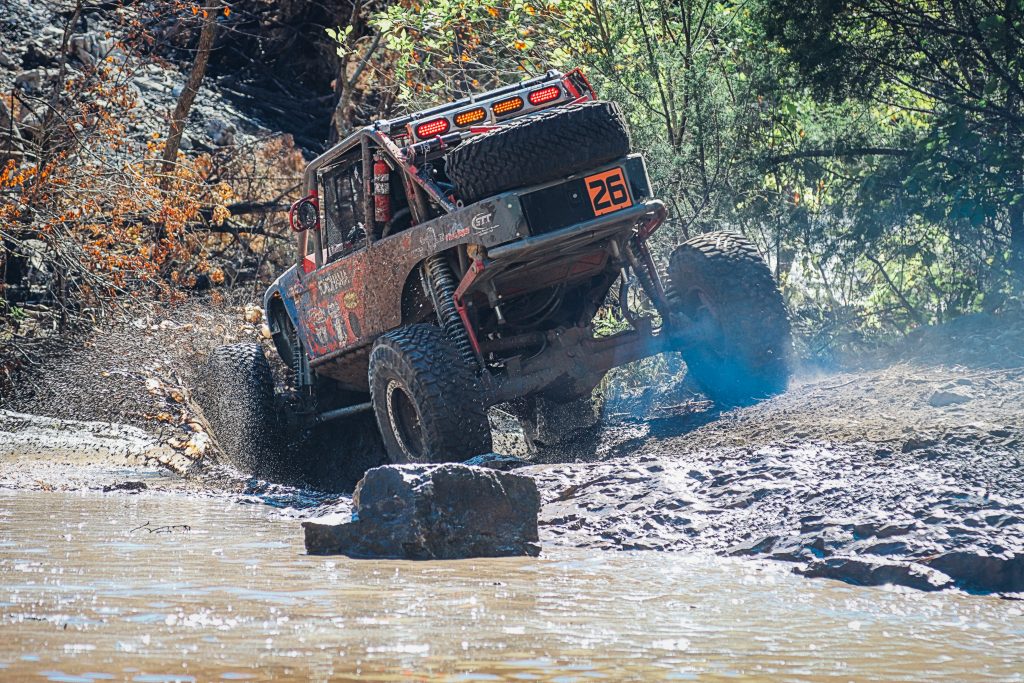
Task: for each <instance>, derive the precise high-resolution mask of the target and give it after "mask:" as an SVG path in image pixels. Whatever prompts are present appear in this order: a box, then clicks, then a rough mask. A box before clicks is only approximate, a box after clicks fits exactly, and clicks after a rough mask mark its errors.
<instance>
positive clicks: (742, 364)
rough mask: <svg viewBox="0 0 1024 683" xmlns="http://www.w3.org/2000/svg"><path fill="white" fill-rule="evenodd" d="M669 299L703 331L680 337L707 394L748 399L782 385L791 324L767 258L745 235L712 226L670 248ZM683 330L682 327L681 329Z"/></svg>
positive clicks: (727, 400)
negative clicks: (684, 338) (689, 338)
mask: <svg viewBox="0 0 1024 683" xmlns="http://www.w3.org/2000/svg"><path fill="white" fill-rule="evenodd" d="M668 276H669V291H668V295H669V301H670V304H671V305H672V306H673V307H675V308H677V310H679V311H680V312H682V313H683V314H685V315H686V316H687V317H689V318H690V319H691V320H692V321H693V322H694V323H695V325H696V326H697V328H698V329H699V330H700V331H701V334H700V335H699V337H698V340H699V341H696V342H692V341H691V342H688V343H684V344H681V345H680V347H679V350H680V351H681V352H682V354H683V359H684V360H685V361H686V366H687V373H688V374H689V376H690V377H692V378H693V379H694V380H695V381H696V383H697V385H698V386H699V387H700V388H701V390H702V391H704V393H705V394H707V396H708V397H709V398H711V399H712V400H713V401H715V402H716V403H721V404H725V405H743V404H748V403H752V402H754V401H757V400H759V399H762V398H766V397H768V396H771V395H772V394H777V393H779V392H782V391H785V389H786V384H787V382H788V380H789V374H790V367H789V359H790V348H791V341H790V329H789V317H788V316H787V314H786V306H785V303H784V302H783V300H782V294H781V293H780V292H779V289H778V287H777V286H776V284H775V279H774V278H773V277H772V274H771V271H770V270H769V269H768V266H767V264H766V263H765V262H764V261H763V260H762V259H761V256H760V255H759V254H758V253H757V249H755V248H754V246H753V245H752V244H751V243H750V242H748V241H747V240H746V239H744V238H743V237H741V236H739V235H736V234H733V233H728V232H712V233H707V234H704V235H700V236H698V237H695V238H693V239H691V240H689V241H687V242H685V243H683V244H681V245H680V246H678V247H677V248H676V250H675V251H674V252H672V257H671V258H670V260H669V266H668ZM684 332H685V331H684Z"/></svg>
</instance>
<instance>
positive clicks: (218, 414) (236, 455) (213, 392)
mask: <svg viewBox="0 0 1024 683" xmlns="http://www.w3.org/2000/svg"><path fill="white" fill-rule="evenodd" d="M200 403H201V404H202V408H203V412H204V413H205V415H206V418H207V420H208V421H209V423H210V426H211V427H212V428H213V431H214V437H215V438H216V440H217V443H218V444H219V445H220V447H221V450H222V451H223V452H224V455H225V457H226V458H227V459H228V460H229V461H230V462H231V464H232V465H234V466H235V467H237V468H239V469H240V470H242V471H244V472H246V473H248V474H267V473H273V472H275V471H276V470H277V469H278V468H279V466H280V465H281V459H282V455H283V453H282V448H281V446H280V426H279V424H278V419H277V413H276V411H275V410H274V377H273V375H272V374H271V371H270V363H268V362H267V357H266V356H265V355H264V354H263V348H262V347H261V346H260V345H259V344H229V345H227V346H218V347H217V348H215V349H214V350H213V352H212V353H211V354H210V356H209V358H208V359H207V361H206V366H205V368H204V373H203V378H202V390H201V400H200Z"/></svg>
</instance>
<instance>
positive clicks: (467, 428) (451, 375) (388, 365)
mask: <svg viewBox="0 0 1024 683" xmlns="http://www.w3.org/2000/svg"><path fill="white" fill-rule="evenodd" d="M369 373H370V395H371V400H372V402H373V410H374V413H375V414H376V416H377V425H378V426H379V427H380V433H381V436H382V437H383V439H384V447H385V449H386V450H387V453H388V457H389V458H390V459H391V461H392V462H396V463H402V462H449V461H460V460H465V459H467V458H471V457H473V456H474V455H479V454H481V453H488V452H490V451H491V430H490V424H489V423H488V421H487V408H486V406H484V402H483V390H482V387H481V385H480V380H479V379H478V378H477V376H476V374H475V373H474V372H473V370H472V368H470V367H469V366H468V365H467V364H466V362H465V361H464V360H462V358H461V357H460V356H459V352H458V350H457V349H456V348H455V347H454V346H453V345H452V342H451V341H449V340H448V339H447V338H446V337H445V335H444V332H442V331H441V329H440V328H438V327H435V326H434V325H425V324H420V325H409V326H407V327H402V328H399V329H397V330H394V331H392V332H389V333H387V334H385V335H383V336H382V337H380V338H379V339H378V340H377V342H376V343H375V344H374V347H373V351H372V352H371V353H370V369H369Z"/></svg>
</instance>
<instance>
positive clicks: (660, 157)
mask: <svg viewBox="0 0 1024 683" xmlns="http://www.w3.org/2000/svg"><path fill="white" fill-rule="evenodd" d="M372 24H373V25H374V27H375V28H376V29H377V30H378V31H380V32H381V33H382V35H383V36H384V41H385V43H386V46H387V48H388V49H389V50H390V51H391V53H392V54H393V55H394V63H395V75H396V82H397V84H398V85H397V86H396V87H397V89H398V91H399V92H397V93H396V95H397V96H398V101H399V102H403V103H406V104H407V105H409V106H418V105H420V104H423V103H426V102H436V101H439V100H443V99H446V98H450V97H456V96H459V95H463V94H465V93H467V92H472V91H479V90H483V89H487V88H490V87H494V86H496V85H498V84H501V83H506V82H510V81H514V80H518V79H521V78H523V77H525V76H527V75H532V74H536V73H540V72H543V71H544V70H545V69H548V68H560V69H565V68H569V67H572V66H581V67H583V68H584V69H585V70H586V71H587V73H588V76H589V77H590V79H591V81H592V82H593V83H594V85H595V87H596V88H597V90H598V92H599V93H600V94H601V96H602V97H603V98H605V99H612V100H616V101H618V102H620V103H621V104H622V105H623V107H624V110H625V111H626V114H627V116H628V118H629V120H630V123H631V127H632V131H633V135H634V144H635V147H636V148H637V149H639V150H641V151H643V152H644V153H645V154H646V155H647V158H648V163H649V167H650V171H651V176H652V180H653V181H654V183H655V186H656V190H657V192H658V194H659V196H661V197H662V198H663V199H664V200H665V201H666V203H667V204H668V205H669V208H670V212H671V215H670V219H669V222H668V223H667V225H666V227H664V228H662V229H661V230H660V231H659V232H658V233H657V234H656V236H655V238H654V243H653V245H652V246H653V249H654V251H655V253H656V255H658V256H661V257H664V256H665V255H666V254H667V252H668V251H669V250H670V249H671V248H672V247H673V246H674V245H675V244H677V243H678V242H679V241H680V240H681V239H684V238H686V237H689V236H690V235H692V234H694V233H698V232H703V231H707V230H717V229H734V230H739V231H742V232H744V233H745V234H746V235H747V236H748V237H750V238H751V239H753V240H754V241H755V243H756V244H758V245H759V247H760V248H761V250H762V252H763V253H764V254H765V255H766V257H767V258H768V260H769V262H770V264H771V266H772V267H773V269H774V271H775V273H776V276H777V278H778V279H779V281H780V283H782V284H783V286H784V289H785V291H786V294H787V297H788V299H789V301H790V304H791V308H792V309H793V310H794V312H795V314H796V319H797V323H798V325H799V326H802V328H803V331H804V333H805V335H806V337H807V338H808V339H810V343H809V344H810V348H811V350H812V351H814V350H815V349H827V348H829V347H837V346H839V347H842V346H844V345H846V344H848V343H856V341H855V340H857V339H861V338H863V337H864V336H865V335H867V336H871V335H877V334H887V333H894V332H902V331H906V330H907V329H909V328H911V327H913V326H916V325H920V324H924V323H930V322H937V321H943V320H946V319H949V318H950V317H952V316H955V315H959V314H962V313H965V312H969V311H974V310H979V309H981V308H987V309H994V308H997V307H998V306H1000V305H1002V304H1003V302H1005V301H1006V299H1007V297H1011V296H1015V295H1019V292H1020V282H1021V279H1022V275H1024V189H1022V188H1024V136H1022V130H1021V126H1022V125H1024V77H1022V75H1021V74H1022V73H1024V71H1022V69H1021V67H1022V66H1024V64H1022V61H1024V44H1022V41H1024V39H1022V36H1024V19H1022V9H1021V3H1019V2H1010V3H998V4H996V3H989V2H987V1H986V0H956V1H955V2H954V0H935V1H934V2H927V3H926V2H920V1H917V0H914V1H912V2H885V3H879V2H875V1H874V0H843V1H841V2H836V1H835V0H748V1H746V2H730V1H718V2H712V1H708V0H679V2H675V3H665V2H663V1H662V0H591V1H589V2H583V3H580V2H568V1H566V0H554V1H552V2H546V3H541V2H522V1H521V0H482V2H476V3H468V2H464V1H459V0H434V1H431V2H426V3H424V4H418V3H415V2H401V3H397V4H392V5H390V6H389V7H388V8H387V9H385V10H383V11H382V12H381V13H379V14H378V15H376V16H375V17H374V18H373V20H372ZM609 315H610V316H612V317H610V318H609V319H608V320H602V322H601V324H602V326H603V327H607V328H608V329H609V330H613V329H614V327H615V325H614V324H613V323H619V322H621V321H617V320H614V319H613V318H614V315H613V314H609Z"/></svg>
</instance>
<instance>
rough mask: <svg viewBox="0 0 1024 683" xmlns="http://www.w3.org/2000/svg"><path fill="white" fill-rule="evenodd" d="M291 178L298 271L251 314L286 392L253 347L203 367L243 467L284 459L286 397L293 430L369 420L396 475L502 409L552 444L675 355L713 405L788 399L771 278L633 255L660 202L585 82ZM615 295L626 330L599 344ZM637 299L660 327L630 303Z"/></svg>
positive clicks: (734, 256) (389, 137)
mask: <svg viewBox="0 0 1024 683" xmlns="http://www.w3.org/2000/svg"><path fill="white" fill-rule="evenodd" d="M304 182H305V191H306V192H307V196H306V197H305V198H304V199H302V200H301V201H299V202H297V203H296V204H295V205H294V206H293V207H292V226H293V228H294V229H295V230H296V231H297V232H298V259H297V260H298V262H297V264H296V265H295V266H293V267H292V268H290V269H289V270H288V271H286V272H285V273H284V274H283V275H281V276H280V277H279V278H278V279H277V281H276V282H275V283H274V284H273V285H272V286H271V287H270V289H269V290H268V291H267V293H266V298H265V310H266V317H267V321H268V323H269V326H270V329H271V332H272V334H273V341H274V345H275V346H276V348H277V351H278V353H279V354H280V356H281V359H282V360H283V361H284V362H285V364H286V365H287V366H288V367H289V368H290V369H291V373H292V375H293V380H292V384H293V386H294V391H292V392H291V393H289V394H287V395H286V394H281V393H279V394H278V396H277V400H276V405H275V388H274V382H273V379H272V375H271V368H270V365H269V364H268V361H267V359H266V358H265V357H264V355H263V352H262V350H261V348H260V347H259V346H258V345H254V344H237V345H232V346H225V347H220V348H218V349H216V350H215V351H214V352H213V354H212V356H211V357H210V359H209V364H208V369H209V373H208V375H207V377H208V378H209V381H208V383H209V385H210V386H211V387H212V391H210V392H208V400H207V405H208V407H207V412H208V415H209V416H210V417H211V421H212V422H213V423H214V425H215V429H216V433H217V437H218V440H219V442H220V444H221V446H222V448H223V449H224V450H225V451H226V452H227V454H228V455H229V457H231V458H233V459H234V460H235V461H236V463H237V464H240V465H242V466H243V467H248V468H256V469H258V468H259V466H260V465H261V463H262V462H263V459H274V458H281V457H288V454H287V453H272V451H274V448H273V444H274V443H275V439H276V437H277V436H278V433H279V432H280V430H281V427H280V426H279V425H280V422H279V415H280V407H281V404H282V397H284V398H286V399H287V400H285V401H283V403H284V406H285V412H286V415H287V416H288V423H289V424H292V425H294V424H298V425H304V426H307V427H309V426H312V425H315V424H317V423H322V422H326V421H330V420H335V419H339V418H346V417H349V416H352V415H355V414H356V413H359V412H361V411H372V412H373V414H374V415H375V417H376V425H377V426H378V427H379V430H380V435H381V436H382V437H383V441H384V445H385V447H386V450H387V454H388V456H389V457H390V459H391V460H392V461H394V462H407V461H435V460H462V459H465V458H467V457H470V456H473V455H476V454H479V453H483V452H487V451H490V450H491V433H490V428H489V424H488V416H487V411H488V408H489V407H490V406H494V405H497V404H501V403H507V404H511V406H512V410H513V411H514V412H515V413H516V414H517V415H519V417H520V418H521V419H522V420H524V427H525V432H526V433H527V434H528V435H529V436H530V437H531V438H532V439H534V440H535V441H537V442H546V443H551V442H553V441H556V440H557V439H558V438H559V434H558V433H554V430H553V429H552V428H554V427H557V426H558V425H559V423H561V424H563V425H564V424H565V423H567V422H568V423H569V425H570V426H572V427H578V426H580V425H581V424H587V423H589V422H592V421H593V419H592V414H593V410H592V409H591V406H592V405H593V404H592V402H591V400H590V399H591V394H592V391H593V389H594V387H595V386H597V384H598V383H599V382H600V380H601V378H602V377H603V376H604V375H605V373H606V372H607V371H608V370H609V369H611V368H613V367H616V366H619V365H622V364H624V363H628V362H631V361H634V360H637V359H640V358H644V357H647V356H651V355H654V354H658V353H663V352H674V351H678V352H680V353H682V355H683V358H684V359H685V361H686V363H687V366H688V372H689V374H690V375H691V376H692V377H693V378H694V379H695V380H696V382H697V383H698V384H699V386H700V387H702V388H703V390H704V391H705V392H706V393H707V394H708V396H710V397H711V398H712V399H714V400H716V401H719V402H722V403H727V404H735V403H744V402H749V401H752V400H756V399H758V398H761V397H764V396H767V395H769V394H772V393H775V392H779V391H781V390H783V389H784V388H785V386H786V382H787V378H788V374H789V370H788V365H787V355H788V354H787V351H788V348H789V344H790V341H789V323H788V320H787V316H786V311H785V308H784V305H783V301H782V298H781V296H780V294H779V291H778V289H777V288H776V285H775V282H774V279H773V278H772V275H771V273H770V272H769V270H768V268H767V266H766V265H765V263H764V262H763V261H762V260H761V258H760V256H759V255H758V253H757V251H756V250H755V249H754V248H753V247H752V246H751V245H750V244H749V243H748V242H746V241H745V240H744V239H743V238H741V237H739V236H737V235H733V234H729V233H710V234H703V235H700V236H699V237H696V238H694V239H691V240H689V241H687V242H685V243H683V244H681V245H680V246H678V247H677V248H676V249H675V250H674V251H673V252H672V254H671V258H670V259H669V262H668V265H667V273H666V274H667V278H665V277H663V276H662V275H661V274H660V273H659V271H658V269H657V267H656V266H655V263H654V260H653V258H652V255H651V252H650V251H649V250H648V247H647V240H648V238H649V237H650V236H651V234H652V233H653V232H654V231H655V230H656V229H657V228H658V226H659V225H660V224H661V223H662V221H663V220H664V219H665V216H666V211H665V207H664V204H662V202H660V201H659V200H657V199H655V197H654V194H653V192H652V189H651V186H650V181H649V179H648V176H647V171H646V168H645V166H644V160H643V157H642V156H641V155H639V154H634V153H631V148H630V138H629V133H628V131H627V128H626V123H625V121H624V119H623V117H622V115H621V113H620V111H619V109H618V107H617V105H615V104H613V103H611V102H604V101H600V100H597V99H595V94H594V91H593V89H592V88H591V87H590V84H589V83H588V81H587V79H586V78H585V77H584V76H583V74H582V73H581V72H580V71H578V70H576V71H572V72H570V73H568V74H561V73H558V72H549V73H547V74H545V75H544V76H541V77H537V78H533V79H530V80H526V81H523V82H521V83H518V84H515V85H510V86H506V87H502V88H498V89H496V90H493V91H491V92H487V93H484V94H482V95H478V96H473V97H468V98H465V99H462V100H459V101H457V102H452V103H450V104H445V105H442V106H439V107H435V108H433V109H429V110H427V111H423V112H420V113H417V114H413V115H410V116H405V117H402V118H398V119H394V120H390V121H380V122H377V123H376V124H374V125H371V126H368V127H366V128H363V129H361V130H359V131H357V132H355V133H353V134H352V135H351V136H349V137H348V138H346V139H345V140H343V141H342V142H341V143H339V144H338V145H337V146H335V147H334V148H332V149H331V150H330V151H328V152H326V153H325V154H323V155H322V156H320V157H319V158H317V159H315V160H314V161H313V162H311V163H310V164H309V166H308V168H307V169H306V171H305V175H304ZM616 283H618V297H617V305H618V306H619V308H620V309H621V316H622V318H623V319H625V320H627V321H628V322H629V324H630V329H628V330H626V331H623V332H619V333H617V334H612V335H610V336H603V337H602V336H597V335H595V330H594V327H593V320H594V317H595V314H597V313H598V311H599V309H601V307H602V306H607V305H609V304H610V302H612V298H613V297H610V296H609V293H610V292H612V288H613V286H614V285H616ZM637 284H638V285H639V288H640V289H641V290H642V292H643V293H644V294H645V295H646V297H647V300H648V301H649V302H650V304H651V306H652V308H651V310H652V311H654V312H656V314H651V315H641V314H640V313H638V312H637V311H635V310H633V309H632V308H631V307H630V304H629V303H628V302H629V301H630V296H628V289H629V288H630V287H631V286H635V285H637ZM633 298H634V299H635V298H636V297H633ZM612 303H614V302H612ZM634 308H635V306H634ZM566 416H568V419H566Z"/></svg>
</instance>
